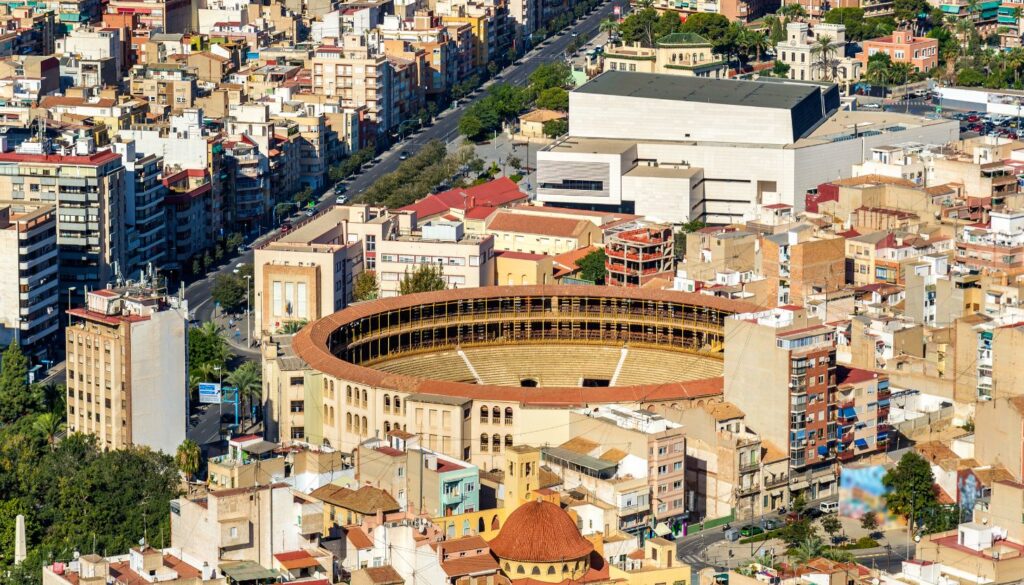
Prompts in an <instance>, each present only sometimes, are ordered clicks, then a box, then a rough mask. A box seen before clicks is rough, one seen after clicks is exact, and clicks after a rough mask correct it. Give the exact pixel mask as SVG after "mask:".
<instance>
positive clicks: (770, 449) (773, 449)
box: [761, 440, 789, 463]
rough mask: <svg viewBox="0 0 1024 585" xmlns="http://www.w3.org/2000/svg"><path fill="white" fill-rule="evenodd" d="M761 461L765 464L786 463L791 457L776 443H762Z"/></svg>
mask: <svg viewBox="0 0 1024 585" xmlns="http://www.w3.org/2000/svg"><path fill="white" fill-rule="evenodd" d="M761 450H762V454H761V461H764V462H765V463H775V462H777V461H785V460H787V459H789V455H787V454H786V452H785V451H783V450H782V449H779V448H778V447H777V446H776V445H775V443H772V442H771V441H764V440H762V441H761Z"/></svg>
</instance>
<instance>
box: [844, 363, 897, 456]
mask: <svg viewBox="0 0 1024 585" xmlns="http://www.w3.org/2000/svg"><path fill="white" fill-rule="evenodd" d="M836 390H837V392H838V394H837V397H836V402H837V404H836V419H837V423H838V424H837V427H836V433H837V442H836V446H835V448H836V458H837V459H838V460H839V461H840V462H841V463H847V462H850V461H853V460H854V459H855V458H857V457H862V456H867V455H872V454H875V453H884V452H885V451H886V448H887V446H888V445H889V439H890V433H891V427H890V425H889V407H890V397H891V395H892V393H891V391H890V389H889V378H888V376H886V375H885V374H878V373H876V372H874V371H872V370H864V369H860V368H850V367H845V366H840V367H838V368H837V369H836Z"/></svg>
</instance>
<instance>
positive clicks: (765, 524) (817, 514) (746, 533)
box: [722, 501, 839, 542]
mask: <svg viewBox="0 0 1024 585" xmlns="http://www.w3.org/2000/svg"><path fill="white" fill-rule="evenodd" d="M838 511H839V502H835V501H828V502H821V503H820V504H818V506H817V507H814V506H812V507H810V508H807V509H805V510H802V511H797V510H793V511H790V512H788V513H787V510H786V509H785V508H782V509H780V510H779V514H782V515H784V517H785V519H786V521H787V522H795V521H797V520H800V519H803V518H806V519H810V520H817V519H818V518H821V517H822V516H826V515H828V514H835V513H836V512H838ZM781 527H782V521H780V520H776V519H773V518H762V519H761V521H760V522H759V523H758V524H746V525H744V526H742V527H740V528H738V529H737V528H733V527H732V526H730V525H729V524H726V525H725V526H723V527H722V529H723V530H724V531H725V539H726V540H728V541H729V542H736V541H737V540H739V539H740V538H749V537H751V536H757V535H759V534H764V533H765V532H771V531H772V530H776V529H778V528H781Z"/></svg>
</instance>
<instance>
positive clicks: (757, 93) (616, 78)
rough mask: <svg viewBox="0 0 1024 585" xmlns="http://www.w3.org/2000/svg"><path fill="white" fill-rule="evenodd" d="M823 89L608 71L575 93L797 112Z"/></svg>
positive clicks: (794, 84) (763, 82)
mask: <svg viewBox="0 0 1024 585" xmlns="http://www.w3.org/2000/svg"><path fill="white" fill-rule="evenodd" d="M821 89H822V86H821V85H817V84H811V83H783V82H765V81H743V80H735V79H711V78H708V77H684V76H681V75H664V74H660V73H626V72H622V71H606V72H604V73H602V74H601V75H598V76H597V77H595V78H594V79H592V80H591V81H590V82H588V83H586V84H584V85H583V86H582V87H580V88H578V89H577V90H576V92H578V93H591V94H602V95H612V96H629V97H636V98H646V99H655V100H674V101H687V102H704V103H712V104H725V105H731V106H747V107H755V108H777V109H786V110H788V109H792V108H795V107H796V106H797V105H799V104H800V103H801V102H803V101H804V100H805V99H807V98H808V97H810V96H811V95H813V94H815V93H817V92H819V91H821Z"/></svg>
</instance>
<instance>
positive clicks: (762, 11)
mask: <svg viewBox="0 0 1024 585" xmlns="http://www.w3.org/2000/svg"><path fill="white" fill-rule="evenodd" d="M654 8H655V9H657V10H658V12H678V13H682V14H684V15H685V14H694V13H697V12H710V13H718V14H721V15H723V16H725V17H726V18H728V19H729V20H736V21H740V22H753V21H755V20H757V19H758V18H761V17H762V16H764V15H766V14H768V13H770V12H773V11H774V10H775V9H777V8H778V4H773V3H771V2H767V1H765V0H713V1H711V2H701V1H698V0H658V1H657V2H655V3H654Z"/></svg>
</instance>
